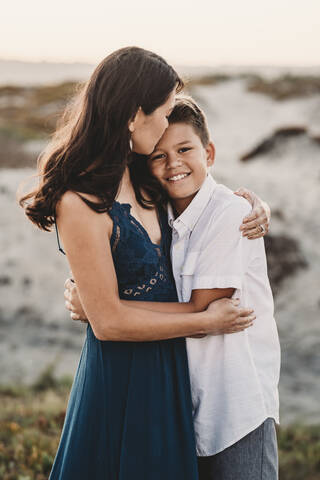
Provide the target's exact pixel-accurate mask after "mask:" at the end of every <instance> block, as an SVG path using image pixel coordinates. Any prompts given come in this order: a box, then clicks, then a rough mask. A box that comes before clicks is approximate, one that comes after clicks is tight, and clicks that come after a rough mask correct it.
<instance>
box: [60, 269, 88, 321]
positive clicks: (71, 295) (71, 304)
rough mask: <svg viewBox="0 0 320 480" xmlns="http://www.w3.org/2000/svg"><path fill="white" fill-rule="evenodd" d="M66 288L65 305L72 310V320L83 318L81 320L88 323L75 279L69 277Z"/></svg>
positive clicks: (65, 284)
mask: <svg viewBox="0 0 320 480" xmlns="http://www.w3.org/2000/svg"><path fill="white" fill-rule="evenodd" d="M64 288H65V290H64V298H65V306H66V309H67V310H69V311H70V312H71V313H70V317H71V318H72V320H81V322H84V323H88V320H87V317H86V314H85V311H84V310H83V307H82V304H81V301H80V298H79V295H78V291H77V287H76V284H75V283H74V280H73V279H72V278H68V279H67V280H66V281H65V283H64Z"/></svg>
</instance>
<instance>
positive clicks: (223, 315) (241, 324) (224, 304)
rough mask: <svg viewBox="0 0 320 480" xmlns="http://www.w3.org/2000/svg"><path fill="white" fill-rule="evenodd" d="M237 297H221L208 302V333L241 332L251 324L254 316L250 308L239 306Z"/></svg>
mask: <svg viewBox="0 0 320 480" xmlns="http://www.w3.org/2000/svg"><path fill="white" fill-rule="evenodd" d="M239 305H240V300H239V299H238V298H234V299H229V298H222V299H221V300H216V301H215V302H212V303H210V305H209V306H208V308H207V313H208V314H209V315H210V317H209V318H210V325H209V326H208V334H210V335H222V334H226V333H237V332H242V331H243V330H245V329H246V328H248V327H251V326H252V325H253V322H254V320H255V318H256V316H255V315H254V314H253V310H252V309H251V308H240V307H239Z"/></svg>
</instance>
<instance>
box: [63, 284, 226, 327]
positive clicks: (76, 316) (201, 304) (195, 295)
mask: <svg viewBox="0 0 320 480" xmlns="http://www.w3.org/2000/svg"><path fill="white" fill-rule="evenodd" d="M233 292H234V289H233V288H215V289H199V290H193V291H192V295H191V298H190V301H189V302H180V303H178V302H139V301H137V300H120V302H121V303H122V304H123V305H126V306H127V307H130V308H143V309H144V310H150V311H153V312H162V313H195V312H202V311H204V310H205V309H206V308H207V307H208V305H209V304H210V303H211V302H214V301H215V300H219V299H220V298H225V297H228V298H230V297H232V295H233ZM64 297H65V300H66V302H65V303H66V308H67V310H70V311H71V312H72V313H71V318H72V319H73V320H86V314H85V312H84V310H83V307H82V304H81V301H80V298H79V295H78V292H77V288H76V285H75V284H74V283H72V282H71V279H68V280H67V281H66V282H65V292H64Z"/></svg>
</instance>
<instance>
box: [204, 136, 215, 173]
mask: <svg viewBox="0 0 320 480" xmlns="http://www.w3.org/2000/svg"><path fill="white" fill-rule="evenodd" d="M206 152H207V166H208V167H212V165H213V164H214V159H215V156H216V149H215V146H214V144H213V142H209V143H208V146H207V148H206Z"/></svg>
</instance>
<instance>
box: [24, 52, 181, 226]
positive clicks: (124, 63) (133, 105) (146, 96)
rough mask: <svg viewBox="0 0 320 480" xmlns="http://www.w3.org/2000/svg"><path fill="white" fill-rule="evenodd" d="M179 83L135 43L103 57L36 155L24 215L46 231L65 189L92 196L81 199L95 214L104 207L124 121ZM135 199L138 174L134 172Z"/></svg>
mask: <svg viewBox="0 0 320 480" xmlns="http://www.w3.org/2000/svg"><path fill="white" fill-rule="evenodd" d="M176 85H178V87H177V90H178V91H179V90H181V89H182V87H183V82H182V80H181V79H180V78H179V76H178V74H177V73H176V72H175V70H174V69H173V68H172V67H171V66H170V65H168V64H167V62H166V61H165V60H164V59H163V58H161V57H160V56H158V55H156V54H155V53H152V52H150V51H147V50H144V49H142V48H138V47H127V48H122V49H120V50H117V51H115V52H113V53H112V54H111V55H109V56H108V57H106V58H105V59H104V60H103V61H102V62H101V63H100V64H99V65H98V66H97V68H96V69H95V71H94V72H93V74H92V76H91V78H90V79H89V81H88V82H87V83H86V84H85V85H84V86H83V87H82V89H81V90H80V92H79V93H78V95H77V96H76V97H75V98H74V100H73V101H72V102H70V104H69V105H68V106H67V108H66V110H65V112H64V114H63V116H62V118H61V120H60V122H59V124H58V128H57V130H56V132H55V133H54V135H53V137H52V140H51V142H50V143H49V145H48V147H47V148H46V149H45V150H44V151H43V152H42V154H41V155H40V156H39V159H38V174H39V185H38V186H37V188H35V189H34V190H32V191H31V192H29V193H27V194H25V195H23V196H22V197H21V198H20V199H19V204H20V206H21V207H23V208H24V209H25V213H26V215H27V216H28V218H29V219H30V220H31V221H32V222H33V223H34V224H36V225H37V226H38V227H39V228H41V229H43V230H47V231H49V230H50V229H51V227H52V225H53V223H54V222H55V209H56V204H57V202H58V201H59V199H60V198H61V196H62V195H63V194H64V193H65V192H66V191H67V190H72V191H76V192H80V193H81V192H82V193H88V194H93V195H95V196H96V197H97V198H98V199H99V202H91V201H89V200H87V199H85V198H84V197H82V199H83V200H84V201H85V202H86V203H87V204H88V205H89V207H90V208H92V209H93V210H95V211H96V212H99V213H103V212H106V211H108V209H109V208H110V206H111V204H112V202H113V201H114V199H115V197H116V194H117V192H118V189H119V185H120V181H121V178H122V175H123V173H124V170H125V168H126V165H127V164H128V159H130V157H131V155H130V148H129V140H130V133H129V130H128V122H129V121H130V119H132V118H134V116H135V114H136V112H137V110H138V108H139V107H140V106H141V107H142V110H143V111H144V113H145V114H147V115H148V114H151V113H152V112H153V111H154V110H155V109H156V108H158V107H159V106H160V105H162V104H163V103H164V102H165V101H166V100H167V98H168V96H169V94H170V93H171V92H172V90H173V89H174V88H175V86H176ZM132 182H133V186H134V188H135V192H136V195H137V199H138V201H139V202H140V203H141V204H142V205H143V206H145V207H148V202H145V201H144V199H143V197H142V196H141V195H139V178H137V177H136V176H133V178H132Z"/></svg>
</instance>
